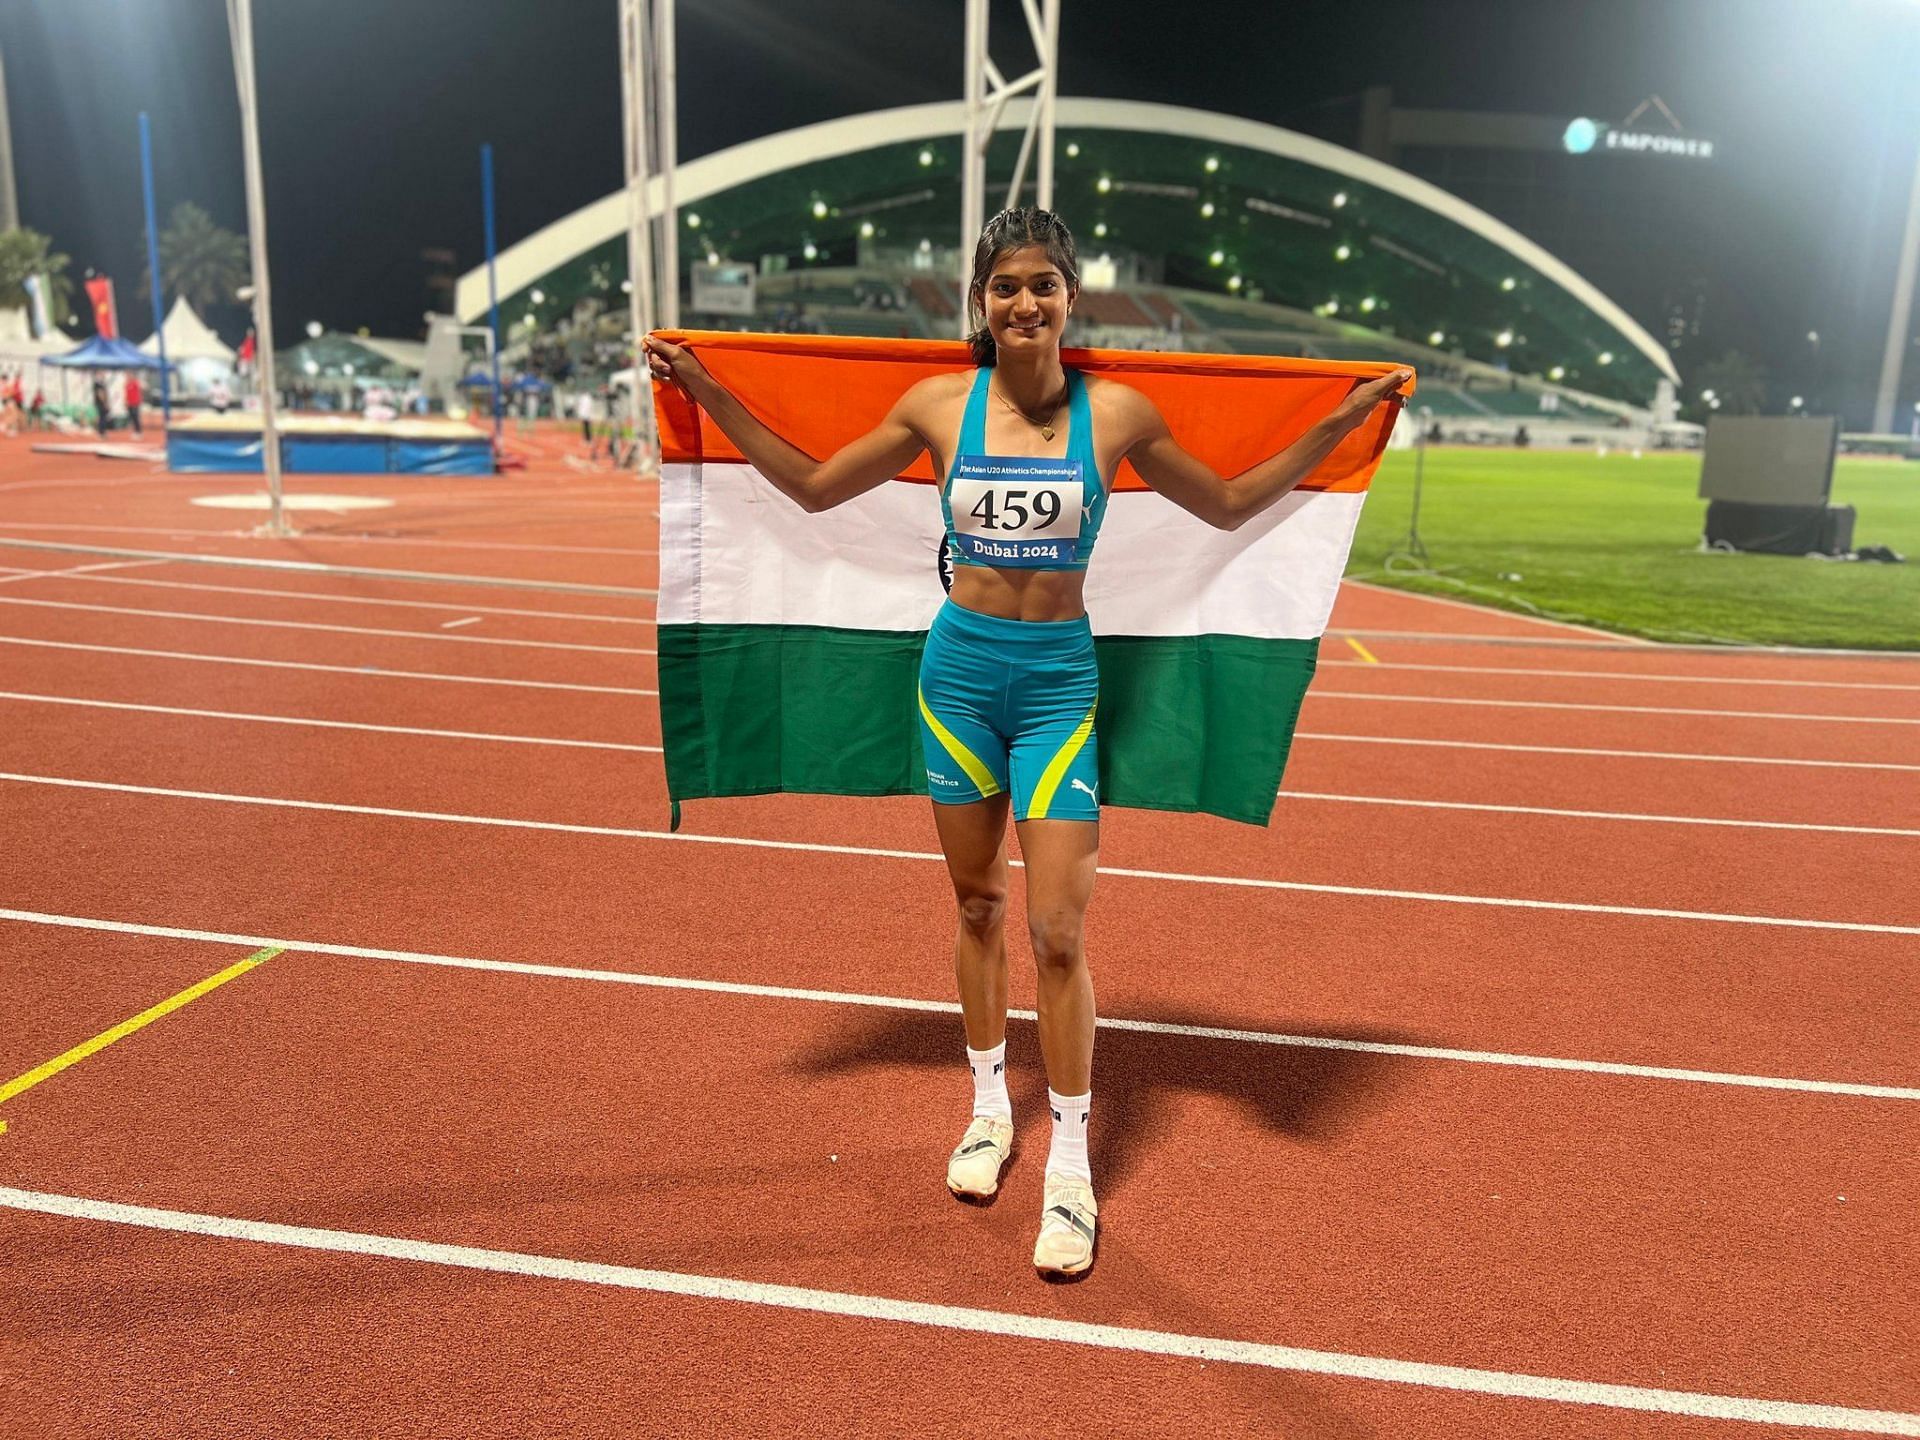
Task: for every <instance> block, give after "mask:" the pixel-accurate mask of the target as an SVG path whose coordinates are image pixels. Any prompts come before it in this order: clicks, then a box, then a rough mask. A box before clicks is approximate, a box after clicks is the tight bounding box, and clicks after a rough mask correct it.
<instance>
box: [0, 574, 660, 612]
mask: <svg viewBox="0 0 1920 1440" xmlns="http://www.w3.org/2000/svg"><path fill="white" fill-rule="evenodd" d="M129 563H132V564H144V565H156V564H160V563H161V562H160V561H156V560H145V561H136V562H129ZM3 568H10V567H0V569H3ZM32 573H34V574H40V573H42V572H39V571H35V572H32ZM49 573H53V574H57V575H61V576H67V575H73V574H74V572H73V571H70V570H59V571H53V572H49ZM75 578H76V579H84V580H88V581H94V582H98V583H100V584H102V585H150V586H154V587H157V588H159V589H163V590H193V591H197V592H199V593H201V594H205V595H265V596H269V597H271V598H273V599H275V600H320V601H325V602H326V603H328V604H332V605H397V606H399V607H401V608H402V609H406V610H451V611H454V612H456V613H458V614H461V615H513V616H524V617H526V618H528V619H533V620H590V621H598V622H602V623H604V624H608V625H644V626H647V627H649V628H652V626H653V624H654V620H653V617H652V616H651V615H647V616H640V615H587V614H582V613H580V612H578V611H572V610H523V609H516V608H513V607H511V606H506V605H449V604H447V603H445V602H444V601H439V600H395V599H390V598H388V597H386V596H380V595H329V594H327V593H326V592H325V591H323V590H275V589H271V588H269V587H266V586H260V585H202V584H199V583H196V582H195V581H192V580H154V579H150V578H148V577H146V576H121V575H81V576H75Z"/></svg>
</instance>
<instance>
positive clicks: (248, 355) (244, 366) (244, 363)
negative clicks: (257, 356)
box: [239, 325, 254, 374]
mask: <svg viewBox="0 0 1920 1440" xmlns="http://www.w3.org/2000/svg"><path fill="white" fill-rule="evenodd" d="M253 354H254V348H253V327H252V326H251V325H249V326H248V327H247V338H246V339H244V340H242V341H241V342H240V356H239V363H240V370H241V373H242V374H247V373H250V372H251V371H252V369H253Z"/></svg>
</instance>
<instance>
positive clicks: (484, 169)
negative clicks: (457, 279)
mask: <svg viewBox="0 0 1920 1440" xmlns="http://www.w3.org/2000/svg"><path fill="white" fill-rule="evenodd" d="M480 208H481V209H482V210H483V211H484V212H485V214H486V227H487V323H488V324H489V325H490V326H491V327H492V328H491V330H490V331H489V332H488V334H489V336H490V343H489V344H488V346H487V349H488V351H489V352H490V354H491V357H492V362H493V363H492V369H493V459H494V464H495V465H496V467H497V466H498V464H499V462H500V410H501V406H502V405H503V404H504V403H505V402H504V401H503V400H502V398H501V394H500V286H499V282H498V280H497V279H496V278H495V275H494V269H493V261H494V229H493V146H491V145H482V146H481V147H480Z"/></svg>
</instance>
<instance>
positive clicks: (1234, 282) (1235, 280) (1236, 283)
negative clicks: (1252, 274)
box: [1227, 275, 1241, 290]
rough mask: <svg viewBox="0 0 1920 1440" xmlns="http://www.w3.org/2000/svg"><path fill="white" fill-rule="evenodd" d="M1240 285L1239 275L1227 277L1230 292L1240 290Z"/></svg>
mask: <svg viewBox="0 0 1920 1440" xmlns="http://www.w3.org/2000/svg"><path fill="white" fill-rule="evenodd" d="M1240 283H1241V282H1240V277H1239V276H1238V275H1229V276H1228V277H1227V288H1228V289H1229V290H1238V289H1239V288H1240Z"/></svg>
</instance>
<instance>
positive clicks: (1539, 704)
mask: <svg viewBox="0 0 1920 1440" xmlns="http://www.w3.org/2000/svg"><path fill="white" fill-rule="evenodd" d="M0 603H3V602H0ZM13 603H19V602H13ZM1315 697H1318V698H1319V699H1322V700H1389V701H1398V702H1400V703H1402V704H1406V705H1480V706H1487V707H1491V708H1493V709H1496V710H1586V711H1605V712H1607V713H1610V714H1617V715H1702V716H1708V717H1711V718H1713V719H1719V720H1825V721H1828V722H1831V723H1833V724H1837V725H1920V717H1917V718H1904V717H1895V716H1891V715H1798V714H1795V713H1793V712H1792V711H1777V710H1686V709H1679V708H1675V707H1671V706H1661V705H1580V704H1575V703H1574V702H1572V701H1570V700H1477V699H1472V698H1470V697H1468V696H1464V695H1377V694H1368V693H1366V692H1364V691H1359V690H1319V689H1315V688H1312V687H1309V688H1308V690H1307V698H1308V699H1309V700H1312V699H1314V698H1315Z"/></svg>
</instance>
